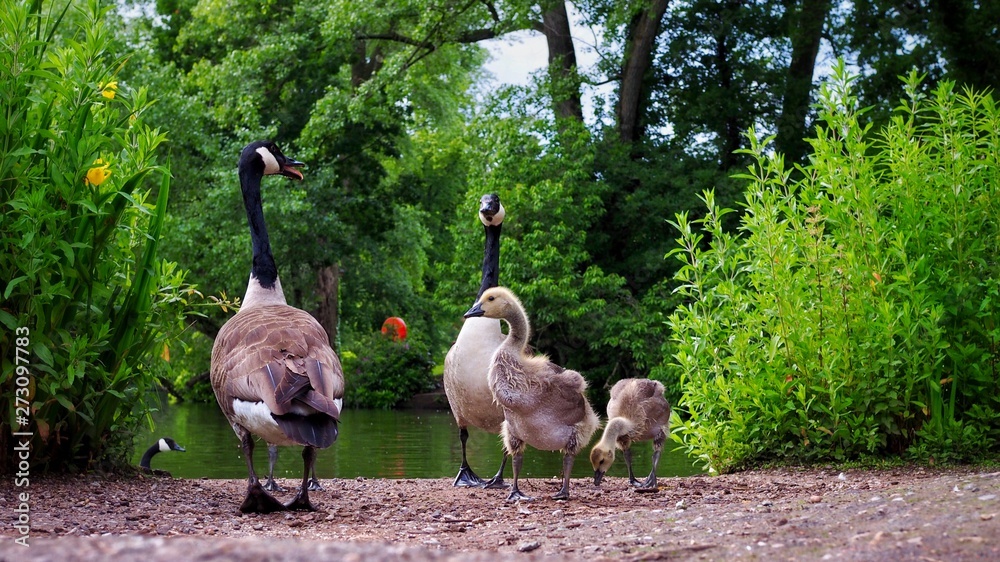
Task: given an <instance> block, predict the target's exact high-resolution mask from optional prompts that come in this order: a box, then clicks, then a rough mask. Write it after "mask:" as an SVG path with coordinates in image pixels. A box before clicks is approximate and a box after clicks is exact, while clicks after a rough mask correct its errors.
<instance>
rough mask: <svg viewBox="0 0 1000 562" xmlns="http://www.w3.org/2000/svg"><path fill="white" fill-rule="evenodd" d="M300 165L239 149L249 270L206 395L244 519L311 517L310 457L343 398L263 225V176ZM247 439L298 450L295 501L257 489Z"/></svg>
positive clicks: (269, 151)
mask: <svg viewBox="0 0 1000 562" xmlns="http://www.w3.org/2000/svg"><path fill="white" fill-rule="evenodd" d="M301 165H302V163H301V162H296V161H295V160H293V159H291V158H288V157H286V156H285V155H284V154H282V153H281V151H280V150H279V149H278V147H277V146H276V145H275V144H274V143H273V142H270V141H258V142H254V143H251V144H249V145H247V147H246V148H244V149H243V152H242V154H241V155H240V160H239V177H240V187H241V188H242V190H243V203H244V205H245V207H246V213H247V222H248V223H249V225H250V240H251V242H252V245H253V266H252V268H251V270H250V282H249V284H248V285H247V291H246V295H245V296H244V297H243V304H242V306H241V307H240V310H239V312H237V313H236V315H235V316H233V317H232V318H230V319H229V321H228V322H226V324H225V325H224V326H223V327H222V329H221V330H219V335H218V336H217V337H216V338H215V345H214V346H213V348H212V369H211V373H212V389H213V390H214V391H215V398H216V399H217V400H218V402H219V406H220V407H221V408H222V411H223V413H225V415H226V418H227V419H228V421H229V423H230V424H231V425H232V426H233V430H234V431H235V432H236V435H237V437H239V439H240V445H241V447H242V449H243V457H244V460H245V461H246V463H247V470H248V471H249V473H250V476H249V481H248V484H247V495H246V498H245V499H244V500H243V503H242V505H240V511H242V512H244V513H248V512H257V513H269V512H273V511H279V510H284V509H300V510H310V511H312V510H315V507H313V505H312V503H310V501H309V489H308V480H309V473H310V472H311V471H312V469H313V467H314V465H315V462H316V449H317V448H319V449H322V448H325V447H329V446H330V445H332V444H333V442H334V441H336V439H337V431H338V429H337V426H338V423H339V420H340V408H341V403H342V400H343V396H344V374H343V371H342V369H341V366H340V360H339V359H338V358H337V355H336V353H334V351H333V349H332V348H331V347H330V342H329V338H328V336H327V334H326V331H325V330H324V329H323V326H321V325H320V323H319V322H318V321H316V319H315V318H313V317H312V316H311V315H310V314H309V313H307V312H304V311H302V310H299V309H297V308H293V307H291V306H288V305H287V304H286V303H285V295H284V293H283V292H282V290H281V281H280V280H279V279H278V269H277V266H276V265H275V263H274V256H273V255H272V254H271V245H270V241H269V239H268V235H267V227H266V226H265V224H264V213H263V209H262V206H261V197H260V183H261V179H262V178H263V177H264V176H265V175H283V176H287V177H290V178H293V179H302V174H301V173H300V172H299V171H298V169H297V167H298V166H301ZM254 435H257V436H260V437H261V438H263V439H264V440H265V441H266V442H267V443H271V444H275V445H300V446H302V447H303V450H302V459H303V463H304V465H305V469H304V472H303V476H302V485H301V487H300V488H299V491H298V494H297V495H296V496H295V498H294V499H293V500H292V501H291V502H290V503H288V504H287V505H283V504H281V503H280V502H278V500H276V499H274V498H273V497H272V496H271V495H270V494H268V493H267V491H265V490H264V488H263V487H262V486H261V483H260V480H259V479H258V478H257V473H256V472H255V471H254V467H253V449H254Z"/></svg>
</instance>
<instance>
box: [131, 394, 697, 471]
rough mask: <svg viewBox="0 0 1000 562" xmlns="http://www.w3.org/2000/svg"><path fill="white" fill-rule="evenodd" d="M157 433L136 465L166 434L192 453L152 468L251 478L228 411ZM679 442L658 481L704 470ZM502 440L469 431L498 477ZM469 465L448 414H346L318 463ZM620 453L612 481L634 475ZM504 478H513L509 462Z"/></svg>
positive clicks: (538, 459) (530, 456)
mask: <svg viewBox="0 0 1000 562" xmlns="http://www.w3.org/2000/svg"><path fill="white" fill-rule="evenodd" d="M153 422H154V428H153V430H152V431H150V430H149V427H148V426H146V425H144V426H143V431H142V432H141V433H140V435H138V436H137V438H136V441H135V448H136V450H135V464H136V465H138V464H139V459H140V458H141V457H142V454H143V452H145V450H146V448H147V447H149V445H151V444H152V443H153V442H154V441H156V440H157V439H159V438H160V437H172V438H173V439H174V440H175V441H177V442H178V443H180V445H181V446H183V447H184V448H186V449H187V452H185V453H176V452H167V453H160V454H158V455H156V456H155V457H153V462H152V463H151V464H152V467H153V468H157V469H162V470H167V471H169V472H170V473H171V474H172V475H173V476H174V477H176V478H202V477H207V478H246V476H247V472H246V463H245V462H244V461H243V457H242V452H241V451H240V448H239V441H238V440H237V438H236V434H235V433H234V432H233V430H232V428H231V427H230V426H229V424H228V423H227V422H226V419H225V417H224V416H223V415H222V411H221V410H220V409H219V407H218V405H217V404H215V403H211V404H193V403H184V404H166V403H164V404H163V405H162V406H161V407H160V411H158V412H155V413H154V414H153ZM598 438H599V434H595V436H594V438H593V439H592V440H591V444H590V445H589V446H588V448H587V449H586V450H585V451H584V452H581V453H580V454H579V455H577V457H576V462H575V463H574V465H573V476H574V477H581V478H582V477H587V476H593V474H594V471H593V469H592V468H591V466H590V459H589V450H590V447H591V446H593V444H594V443H596V442H597V439H598ZM675 446H676V443H675V442H673V441H671V440H669V439H668V440H667V444H666V446H665V448H664V452H663V454H662V455H661V457H660V467H659V470H657V474H658V476H661V477H666V476H689V475H692V474H698V473H699V472H700V470H699V469H698V468H697V467H696V466H695V465H693V464H692V462H691V460H690V459H688V458H687V457H686V456H685V455H684V453H682V452H680V451H675V450H672V449H674V447H675ZM501 451H502V446H501V444H500V438H499V437H498V436H496V435H492V434H489V433H486V432H483V431H479V430H478V429H474V428H472V429H470V430H469V441H468V458H469V464H470V465H471V466H472V468H473V470H475V471H476V473H477V474H479V475H480V476H483V477H489V476H492V475H493V474H494V473H495V472H496V470H497V468H498V467H499V466H500V458H501ZM651 456H652V445H651V444H650V443H649V442H643V443H640V444H638V445H636V446H634V447H633V466H634V469H635V472H636V475H637V477H640V479H641V478H642V477H644V476H645V475H646V474H648V473H649V468H650V458H651ZM461 461H462V445H461V442H460V441H459V439H458V427H457V426H456V425H455V419H454V418H453V417H452V415H451V412H448V411H431V410H392V411H383V410H345V411H344V412H343V414H342V416H341V426H340V436H339V438H338V439H337V442H336V443H334V445H333V446H332V447H330V448H328V449H324V450H320V451H319V455H318V457H317V459H316V474H317V476H318V477H319V478H321V479H324V478H354V477H357V476H364V477H369V478H445V477H454V476H455V474H457V473H458V466H459V464H460V463H461ZM254 465H255V467H256V468H257V472H258V475H260V476H262V477H263V476H264V475H266V474H267V446H266V445H265V444H264V443H263V442H261V441H258V442H257V447H256V448H255V449H254ZM522 470H523V471H524V475H523V476H525V477H529V478H549V477H552V476H557V475H559V474H561V472H562V455H561V454H560V453H558V452H549V451H538V450H535V449H532V448H531V447H528V448H527V450H526V451H525V454H524V466H523V469H522ZM627 474H628V473H627V471H626V470H625V463H624V462H623V461H622V460H621V455H620V454H619V455H618V458H617V459H616V460H615V464H614V466H612V467H611V471H610V472H609V476H627ZM504 476H505V477H507V478H509V477H510V476H511V472H510V463H509V462H508V463H507V469H506V471H505V473H504ZM275 477H276V478H292V479H298V478H301V477H302V449H301V448H300V447H281V448H280V449H279V456H278V464H277V466H276V467H275Z"/></svg>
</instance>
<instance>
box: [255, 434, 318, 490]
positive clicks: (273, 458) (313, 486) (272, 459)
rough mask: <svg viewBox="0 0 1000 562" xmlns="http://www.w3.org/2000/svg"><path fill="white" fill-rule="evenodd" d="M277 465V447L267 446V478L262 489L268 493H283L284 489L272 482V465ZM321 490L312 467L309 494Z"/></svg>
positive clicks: (314, 469)
mask: <svg viewBox="0 0 1000 562" xmlns="http://www.w3.org/2000/svg"><path fill="white" fill-rule="evenodd" d="M277 463H278V446H277V445H272V444H270V443H268V444H267V478H266V479H265V480H264V489H265V490H267V491H268V492H284V491H285V489H284V488H282V487H281V485H280V484H278V483H277V482H276V481H275V480H274V465H275V464H277ZM322 490H323V486H321V485H320V483H319V479H318V478H316V467H315V465H314V466H313V470H312V477H311V478H309V491H310V492H320V491H322Z"/></svg>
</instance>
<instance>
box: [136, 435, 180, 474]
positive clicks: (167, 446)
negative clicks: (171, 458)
mask: <svg viewBox="0 0 1000 562" xmlns="http://www.w3.org/2000/svg"><path fill="white" fill-rule="evenodd" d="M185 450H186V449H185V448H184V447H181V446H180V445H178V444H177V442H176V441H174V440H173V439H171V438H169V437H160V438H159V439H157V440H156V442H155V443H153V444H152V445H150V446H149V448H148V449H146V452H145V453H143V455H142V459H141V460H140V461H139V468H141V469H142V470H143V471H145V472H150V473H152V474H155V475H157V476H170V473H169V472H167V471H165V470H157V469H155V468H152V467H150V466H149V463H150V462H152V461H153V457H154V456H156V455H157V454H159V453H165V452H167V451H180V452H182V453H183V452H184V451H185Z"/></svg>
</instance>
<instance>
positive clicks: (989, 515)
mask: <svg viewBox="0 0 1000 562" xmlns="http://www.w3.org/2000/svg"><path fill="white" fill-rule="evenodd" d="M995 516H996V513H983V514H980V515H979V519H981V520H983V521H989V520H991V519H993V518H994V517H995Z"/></svg>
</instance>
